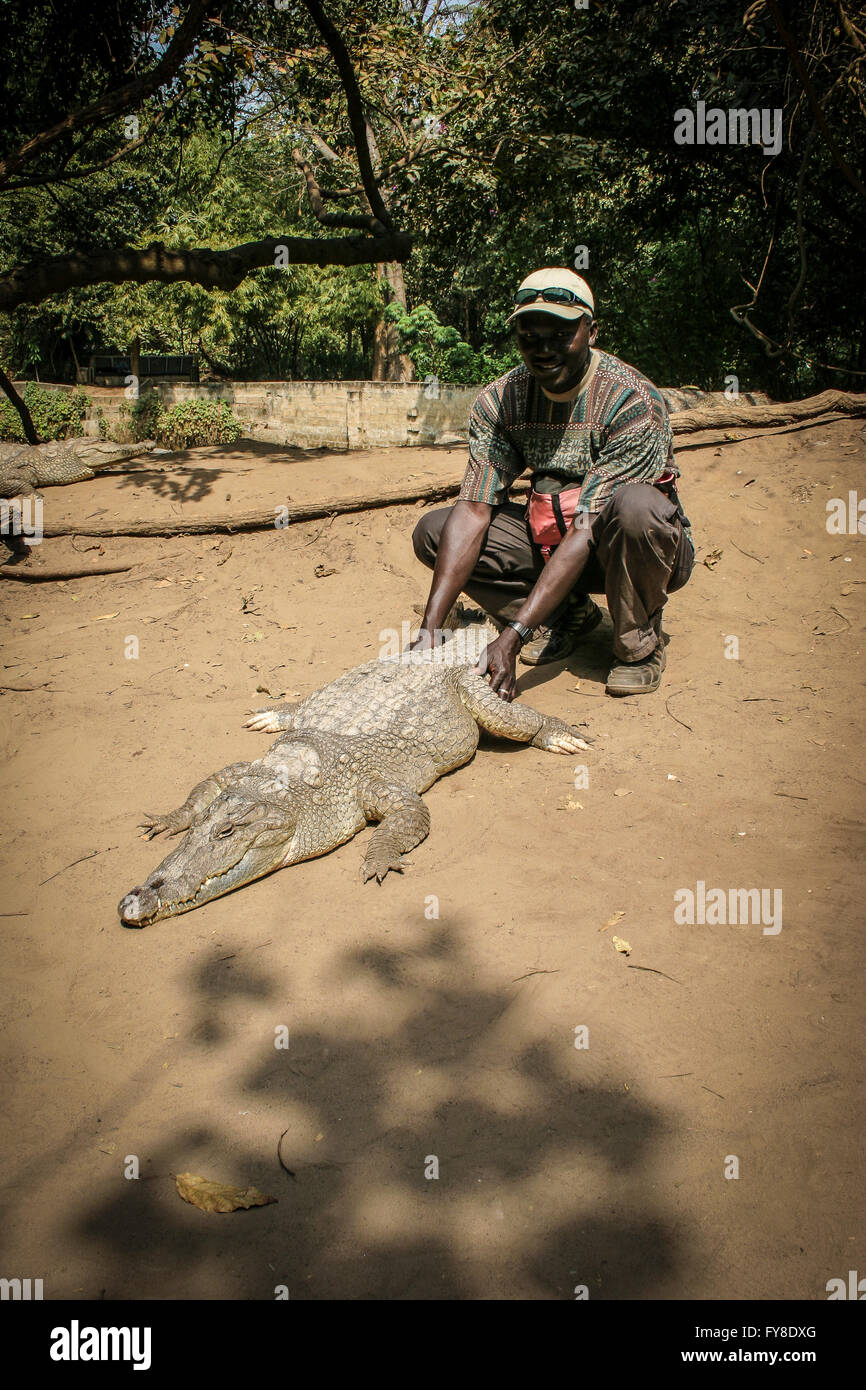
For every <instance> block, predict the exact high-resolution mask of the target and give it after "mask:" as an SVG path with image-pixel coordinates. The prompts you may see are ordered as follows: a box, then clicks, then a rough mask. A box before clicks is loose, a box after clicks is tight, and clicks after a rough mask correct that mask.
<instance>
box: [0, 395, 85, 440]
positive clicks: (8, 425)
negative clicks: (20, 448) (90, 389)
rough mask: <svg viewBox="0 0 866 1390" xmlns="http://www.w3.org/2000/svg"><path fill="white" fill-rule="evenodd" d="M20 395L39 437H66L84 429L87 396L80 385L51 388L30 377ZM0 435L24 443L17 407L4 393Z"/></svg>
mask: <svg viewBox="0 0 866 1390" xmlns="http://www.w3.org/2000/svg"><path fill="white" fill-rule="evenodd" d="M21 397H22V399H23V401H24V404H25V405H26V407H27V409H28V410H29V411H30V418H31V419H32V421H33V424H34V426H35V428H36V433H37V434H38V435H39V438H40V440H42V441H43V442H47V441H48V440H49V439H68V438H70V437H71V436H72V435H79V434H83V433H84V429H83V424H82V422H83V420H84V412H85V410H86V409H87V407H88V406H89V404H90V397H89V396H88V395H87V393H86V392H85V391H83V390H82V389H81V388H80V387H77V388H76V389H75V390H74V391H54V390H50V389H46V388H45V387H42V386H36V385H35V384H34V383H33V382H32V381H29V382H28V383H27V385H26V386H25V387H24V390H23V391H22V392H21ZM0 439H4V440H19V439H20V440H21V441H22V442H23V443H26V440H25V438H24V431H23V429H22V428H21V417H20V415H19V414H18V411H17V410H16V409H15V407H14V406H13V405H12V404H11V402H10V401H7V400H6V399H5V397H4V398H3V399H2V400H0Z"/></svg>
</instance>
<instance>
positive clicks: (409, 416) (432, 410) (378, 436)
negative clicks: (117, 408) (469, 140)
mask: <svg viewBox="0 0 866 1390" xmlns="http://www.w3.org/2000/svg"><path fill="white" fill-rule="evenodd" d="M156 389H157V390H158V392H159V395H160V399H161V400H162V402H163V405H164V406H165V407H166V408H168V407H169V406H172V405H174V404H175V402H176V401H184V400H190V399H191V398H197V399H199V400H225V401H228V402H229V403H230V405H231V407H232V410H233V411H234V414H235V415H236V416H237V418H238V419H239V420H242V421H243V423H244V426H245V433H246V434H248V435H249V436H250V437H251V438H254V439H263V440H268V441H270V442H272V443H274V444H292V445H297V446H299V447H302V448H308V449H309V448H316V447H317V446H318V447H321V448H327V449H373V448H393V447H395V446H396V447H400V446H411V445H413V444H427V445H429V444H437V443H442V442H444V441H446V440H450V441H451V442H454V441H455V439H456V438H462V439H466V438H467V429H468V422H469V411H470V409H471V408H472V403H473V401H474V400H475V397H476V396H477V395H478V391H479V388H478V387H476V386H445V385H440V386H439V387H438V388H437V387H435V386H434V385H433V384H431V385H429V386H426V387H425V385H424V383H423V382H387V381H227V382H223V381H219V382H205V383H201V384H199V385H198V386H192V385H163V384H160V385H158V386H157V388H156ZM434 392H435V394H434Z"/></svg>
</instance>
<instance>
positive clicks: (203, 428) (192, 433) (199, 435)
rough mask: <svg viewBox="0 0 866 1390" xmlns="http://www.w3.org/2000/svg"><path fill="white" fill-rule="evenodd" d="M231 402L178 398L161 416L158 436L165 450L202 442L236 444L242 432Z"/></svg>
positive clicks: (192, 445)
mask: <svg viewBox="0 0 866 1390" xmlns="http://www.w3.org/2000/svg"><path fill="white" fill-rule="evenodd" d="M242 432H243V431H242V428H241V424H240V422H239V421H238V420H236V419H235V417H234V415H233V414H232V411H231V406H230V405H229V403H228V401H222V400H217V401H203V400H190V401H178V403H177V405H173V406H172V407H171V409H170V410H166V411H164V412H163V413H162V415H161V416H160V419H159V422H158V426H157V437H158V439H159V442H160V444H162V445H163V447H164V448H166V449H195V448H197V447H199V446H201V445H203V444H234V442H235V440H237V439H240V437H241V434H242Z"/></svg>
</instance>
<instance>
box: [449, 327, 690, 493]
mask: <svg viewBox="0 0 866 1390" xmlns="http://www.w3.org/2000/svg"><path fill="white" fill-rule="evenodd" d="M527 469H528V470H529V471H530V472H531V474H532V480H533V485H540V486H539V490H540V491H544V492H551V491H554V492H555V491H558V490H559V489H560V488H562V487H569V488H570V487H580V500H579V502H578V507H579V509H580V510H582V511H588V512H599V511H601V510H602V508H603V507H604V505H605V503H606V502H607V501H608V499H609V498H610V496H611V494H612V493H614V492H615V491H616V490H617V488H620V487H622V486H623V484H624V483H655V482H657V481H658V480H659V479H660V478H661V477H662V475H663V474H664V473H665V472H667V471H670V472H671V473H673V475H674V477H679V469H678V468H677V466H676V464H675V462H674V452H673V434H672V431H671V425H670V419H669V418H668V411H667V406H666V405H665V403H664V400H663V399H662V396H661V394H660V393H659V392H658V391H657V390H656V388H655V387H654V386H653V384H652V382H650V381H648V380H647V378H646V377H645V376H642V375H641V373H640V372H638V371H636V370H635V368H634V367H630V366H629V365H628V363H627V362H621V361H620V360H619V358H618V357H611V355H610V354H609V353H607V352H598V351H597V350H596V349H593V350H592V358H591V361H590V366H589V368H588V370H587V373H586V376H585V378H584V382H583V383H582V386H581V389H580V391H579V392H578V394H577V396H576V398H575V399H574V400H552V399H551V398H550V396H548V395H546V394H545V392H544V391H542V389H541V387H540V386H539V385H538V383H537V382H536V380H535V378H534V377H533V376H532V374H531V372H530V371H529V370H528V369H527V368H526V367H524V366H520V367H515V368H513V370H512V371H510V372H507V373H506V374H505V376H501V377H500V378H499V380H498V381H494V382H492V383H491V385H490V386H487V387H485V389H484V390H483V391H482V392H481V394H480V396H478V398H477V400H476V401H475V404H474V406H473V407H472V413H471V415H470V417H469V464H468V466H467V469H466V473H465V476H464V478H463V484H462V487H461V489H460V497H461V498H463V499H464V500H466V501H469V502H488V503H490V504H491V505H493V506H498V505H499V504H500V503H502V502H505V501H507V500H508V493H509V489H510V487H511V484H512V483H513V482H514V480H515V479H516V478H518V477H519V476H520V475H521V473H525V472H526V470H527Z"/></svg>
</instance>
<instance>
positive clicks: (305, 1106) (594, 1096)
mask: <svg viewBox="0 0 866 1390" xmlns="http://www.w3.org/2000/svg"><path fill="white" fill-rule="evenodd" d="M405 930H406V937H405V941H406V944H404V945H401V946H400V947H394V946H393V945H391V944H390V943H389V942H387V941H386V940H385V939H384V938H383V937H381V936H379V937H377V936H376V935H374V934H372V933H371V934H370V936H369V937H368V939H367V940H366V941H364V943H363V944H361V945H354V946H352V947H350V948H346V949H343V950H342V951H339V952H338V953H337V954H336V955H335V957H334V959H333V961H332V964H331V965H330V967H329V968H328V969H327V971H326V972H325V974H324V976H320V977H319V979H320V981H321V988H322V991H323V998H326V999H327V1000H328V1001H332V1000H333V999H337V1000H338V1001H345V1002H346V1020H345V1026H343V1027H335V1026H334V1025H333V1024H331V1025H330V1026H328V1027H322V1028H320V1029H306V1030H304V1029H301V1030H299V1031H296V1030H294V1029H292V1032H291V1044H290V1048H289V1049H288V1050H287V1051H286V1052H284V1053H275V1052H274V1051H273V1050H272V1049H271V1050H269V1051H270V1055H268V1056H265V1055H263V1052H262V1049H261V1047H259V1048H258V1049H257V1050H256V1055H255V1059H254V1060H253V1061H252V1062H251V1063H250V1064H249V1065H248V1066H247V1067H246V1068H245V1069H244V1068H242V1067H239V1065H238V1061H237V1056H236V1053H235V1052H234V1051H232V1052H229V1051H228V1048H229V1046H230V1045H231V1042H232V1038H231V1032H230V1030H229V1029H227V1028H226V1027H225V1021H224V1019H223V1017H222V1015H223V1013H224V1012H225V1011H226V1010H227V1009H229V1008H231V1007H232V1006H236V1005H237V1001H238V999H239V998H243V997H244V996H252V997H258V998H272V999H273V1000H274V1003H275V1011H274V1017H275V1020H278V1021H279V1019H280V1018H281V1017H290V1016H291V1012H292V1010H291V989H290V987H289V985H288V982H287V981H286V980H281V979H280V977H279V970H277V971H274V970H271V971H270V972H269V973H268V974H267V975H266V974H265V973H264V971H263V970H262V969H261V968H260V967H256V968H255V969H254V970H253V972H252V973H250V970H249V969H245V970H243V971H238V972H235V971H234V970H232V971H228V972H223V973H222V974H221V973H220V972H219V971H218V970H217V969H215V968H214V967H209V966H204V967H199V968H197V969H196V970H195V971H194V972H193V974H192V977H191V981H190V985H191V992H192V995H193V1005H194V1007H193V1010H192V1017H191V1022H190V1029H189V1031H190V1037H191V1038H192V1039H193V1040H194V1041H195V1042H201V1041H206V1042H209V1043H212V1044H220V1043H221V1044H222V1045H223V1047H224V1048H225V1049H226V1051H225V1053H224V1058H225V1064H226V1066H225V1081H224V1083H223V1084H222V1085H221V1099H222V1100H223V1101H224V1102H225V1100H226V1097H228V1098H229V1100H230V1103H231V1104H232V1105H234V1103H235V1101H237V1103H238V1105H242V1106H243V1107H245V1110H244V1112H242V1113H245V1112H246V1111H249V1112H251V1113H252V1114H253V1115H254V1116H257V1117H259V1118H260V1119H264V1120H266V1121H267V1124H266V1128H267V1127H270V1128H271V1129H272V1143H271V1144H269V1145H268V1146H267V1147H259V1148H258V1149H255V1148H253V1147H251V1146H248V1145H246V1146H245V1145H244V1144H240V1143H238V1142H236V1141H235V1140H234V1139H232V1140H226V1137H225V1136H221V1135H220V1134H219V1133H218V1132H217V1126H216V1125H215V1124H214V1123H212V1122H210V1121H204V1122H201V1121H198V1120H197V1119H196V1117H195V1116H193V1115H191V1116H190V1117H189V1122H188V1124H187V1125H186V1126H185V1127H184V1128H183V1129H182V1130H181V1131H180V1132H178V1133H176V1134H173V1135H171V1136H170V1137H164V1138H162V1139H161V1140H160V1141H159V1143H158V1144H156V1145H153V1146H151V1147H150V1151H149V1159H148V1163H147V1167H146V1171H145V1170H143V1180H141V1181H138V1182H127V1181H124V1180H122V1179H121V1178H118V1179H117V1180H116V1181H114V1182H113V1183H112V1190H111V1191H110V1192H109V1191H106V1190H105V1186H104V1184H103V1185H102V1187H101V1189H100V1191H99V1196H98V1197H97V1198H96V1200H95V1201H93V1202H92V1203H90V1204H89V1205H88V1206H87V1207H86V1208H85V1209H84V1210H83V1211H82V1209H81V1207H80V1206H79V1207H78V1211H77V1213H76V1215H75V1216H74V1217H71V1218H70V1225H71V1230H72V1233H73V1235H74V1237H75V1239H76V1241H77V1242H78V1243H79V1244H82V1245H83V1246H84V1248H85V1251H86V1262H87V1264H88V1265H90V1266H91V1267H92V1266H93V1265H94V1264H96V1265H97V1266H98V1267H99V1268H100V1269H101V1270H102V1271H103V1273H102V1274H101V1276H100V1280H99V1283H100V1286H101V1287H104V1288H105V1296H106V1297H107V1298H109V1299H111V1298H142V1297H144V1298H149V1297H159V1298H191V1297H213V1298H253V1299H272V1298H273V1297H274V1296H275V1292H274V1291H275V1288H276V1287H277V1286H278V1285H285V1286H286V1287H287V1288H288V1290H289V1293H290V1297H291V1298H293V1299H294V1298H314V1299H344V1298H348V1299H372V1300H382V1299H388V1300H391V1299H407V1298H417V1299H442V1298H448V1299H477V1298H482V1299H486V1298H492V1299H496V1298H515V1297H530V1298H573V1297H574V1296H575V1294H574V1289H575V1287H576V1286H578V1285H586V1286H587V1287H588V1289H589V1293H590V1297H592V1298H610V1299H624V1298H652V1297H654V1296H657V1295H656V1292H655V1291H656V1289H657V1287H658V1286H659V1284H660V1283H661V1282H663V1281H664V1282H667V1281H668V1280H669V1279H670V1278H671V1276H672V1275H676V1276H677V1278H678V1279H679V1280H685V1279H687V1277H688V1273H689V1270H690V1267H691V1262H692V1261H693V1260H695V1259H697V1258H698V1251H699V1241H698V1240H697V1239H696V1238H695V1235H694V1233H693V1232H692V1233H690V1238H689V1241H688V1244H686V1242H685V1240H684V1239H683V1238H682V1233H681V1232H680V1231H678V1230H677V1229H676V1228H675V1226H674V1224H672V1222H671V1221H670V1219H669V1218H668V1217H667V1216H664V1215H662V1214H661V1213H660V1212H659V1211H657V1210H655V1209H654V1206H653V1195H652V1192H653V1189H652V1187H651V1185H650V1180H649V1177H648V1174H647V1169H648V1168H649V1167H651V1166H652V1167H653V1168H654V1167H655V1165H656V1163H657V1161H658V1157H659V1152H658V1151H659V1148H660V1145H661V1143H662V1141H663V1140H664V1139H665V1138H667V1136H668V1134H669V1132H670V1123H669V1121H668V1119H667V1117H666V1116H665V1115H664V1114H663V1113H662V1112H661V1111H660V1110H658V1109H657V1108H654V1107H652V1106H650V1105H648V1104H646V1103H645V1102H643V1101H642V1100H640V1099H639V1098H638V1097H636V1096H634V1095H631V1094H627V1093H626V1092H625V1091H623V1089H622V1088H621V1087H619V1086H616V1087H615V1086H614V1084H613V1083H611V1084H599V1083H598V1082H596V1081H593V1080H592V1079H585V1078H587V1072H586V1071H585V1070H584V1071H582V1070H581V1069H580V1067H579V1066H578V1067H576V1066H575V1063H574V1060H573V1059H574V1057H575V1056H576V1055H578V1054H575V1053H574V1051H573V1049H572V1050H571V1051H570V1050H569V1049H570V1040H569V1039H568V1038H567V1036H565V1035H563V1036H560V1034H559V1030H558V1029H557V1034H556V1037H555V1038H553V1039H552V1038H551V1036H550V1033H549V1030H548V1031H547V1032H546V1033H545V1032H544V1026H543V1024H541V1023H539V1025H538V1028H537V1029H536V1030H535V1031H536V1034H538V1030H539V1029H540V1030H541V1032H540V1035H534V1034H533V1027H532V1025H531V1024H527V1023H526V1021H525V1014H521V1013H519V1011H518V1013H517V1014H516V1015H513V1016H510V1011H512V1010H513V1009H514V1006H515V1005H516V1003H517V1001H518V1000H519V998H520V996H521V990H522V989H524V988H525V987H526V986H525V985H521V986H520V987H516V986H517V983H518V982H513V983H512V982H505V981H503V982H502V983H500V984H495V985H494V984H490V983H486V984H485V983H482V982H481V980H480V978H479V976H480V975H481V971H480V970H479V967H478V963H477V962H476V961H474V960H472V959H471V958H469V956H468V954H467V953H466V951H465V949H464V948H463V946H462V944H461V943H462V934H461V930H460V924H459V922H457V923H453V924H452V925H450V926H447V927H446V926H444V925H440V924H431V923H430V922H423V921H417V920H416V921H410V922H407V923H406V924H405ZM490 973H491V971H490V967H488V966H485V968H484V974H485V976H488V977H489V975H490ZM354 992H357V993H358V996H359V997H360V998H361V999H364V1000H367V1001H370V1000H372V1001H374V1002H373V1003H371V1004H368V1007H367V1008H366V1009H365V1008H364V1006H363V1005H361V1006H357V1005H356V1004H353V1002H352V999H353V993H354ZM380 1006H384V1007H380ZM373 1018H375V1019H377V1020H380V1021H381V1019H382V1018H386V1019H387V1020H388V1022H387V1023H386V1024H382V1023H381V1022H380V1023H379V1024H378V1025H376V1026H374V1025H373V1023H372V1019H373ZM521 1018H522V1019H523V1021H522V1022H521ZM203 1028H204V1032H202V1029H203ZM503 1030H504V1031H503ZM416 1078H419V1079H418V1080H417V1081H416ZM422 1078H423V1079H422ZM582 1078H583V1079H582ZM425 1087H429V1088H431V1089H428V1090H425V1089H424V1088H425ZM506 1089H507V1090H508V1092H509V1094H508V1096H506V1095H505V1090H506ZM207 1099H208V1098H207V1096H206V1095H201V1094H192V1093H191V1095H190V1101H191V1104H192V1105H193V1106H194V1107H195V1109H196V1111H197V1112H201V1113H206V1112H207ZM313 1136H315V1139H314V1138H313ZM278 1141H281V1143H280V1150H279V1153H280V1157H281V1160H282V1165H283V1166H281V1165H280V1161H279V1159H278V1151H277V1144H278ZM433 1156H435V1158H436V1160H437V1162H438V1165H439V1176H438V1178H436V1179H431V1178H430V1177H429V1176H425V1171H426V1172H427V1173H428V1174H429V1171H430V1160H431V1157H433ZM284 1168H285V1169H286V1170H291V1172H288V1171H284ZM178 1170H180V1171H186V1170H191V1171H195V1172H203V1173H204V1174H205V1175H206V1176H211V1177H220V1178H223V1179H225V1180H227V1181H239V1180H240V1181H243V1182H244V1183H245V1184H246V1183H254V1184H255V1185H256V1186H258V1187H260V1188H261V1189H262V1190H264V1191H266V1192H269V1193H271V1194H272V1195H274V1196H276V1197H277V1198H278V1199H279V1200H278V1204H276V1205H272V1206H269V1207H266V1208H260V1209H257V1210H254V1211H249V1212H239V1213H237V1214H235V1215H231V1216H216V1215H207V1214H204V1213H201V1212H199V1211H197V1210H195V1209H194V1208H192V1207H190V1206H188V1205H186V1204H185V1203H183V1202H182V1201H181V1200H180V1199H179V1198H178V1197H177V1195H176V1193H175V1192H174V1184H173V1181H172V1179H171V1174H173V1173H175V1172H177V1171H178ZM600 1184H601V1187H602V1193H603V1200H601V1201H600V1200H599V1185H600ZM533 1211H536V1212H537V1215H534V1216H533V1215H530V1214H529V1213H532V1212H533ZM131 1252H134V1264H131ZM94 1296H95V1295H94Z"/></svg>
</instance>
